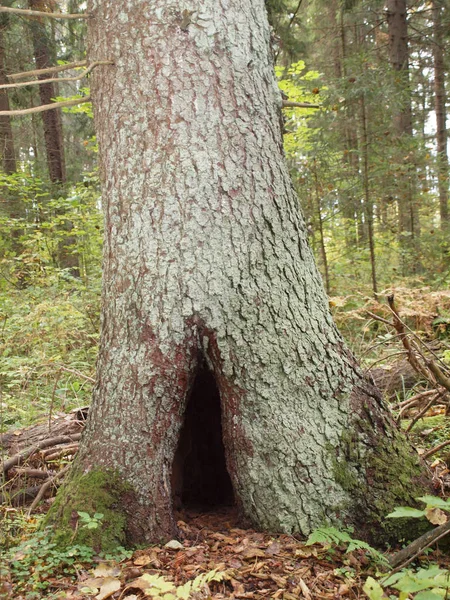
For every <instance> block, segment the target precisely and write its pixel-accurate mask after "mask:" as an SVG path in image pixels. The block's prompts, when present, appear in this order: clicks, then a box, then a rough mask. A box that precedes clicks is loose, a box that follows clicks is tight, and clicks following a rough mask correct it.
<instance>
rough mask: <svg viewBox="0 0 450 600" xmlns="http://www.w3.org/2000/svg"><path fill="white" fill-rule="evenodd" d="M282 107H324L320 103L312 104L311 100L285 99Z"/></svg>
mask: <svg viewBox="0 0 450 600" xmlns="http://www.w3.org/2000/svg"><path fill="white" fill-rule="evenodd" d="M281 107H282V108H322V106H321V105H320V104H311V103H310V102H291V101H290V100H283V103H282V105H281Z"/></svg>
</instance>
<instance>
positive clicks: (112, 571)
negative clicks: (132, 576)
mask: <svg viewBox="0 0 450 600" xmlns="http://www.w3.org/2000/svg"><path fill="white" fill-rule="evenodd" d="M92 573H93V575H94V577H118V576H119V575H120V568H119V567H118V566H114V565H109V564H107V563H100V564H99V565H98V567H96V568H95V569H94V570H93V571H92Z"/></svg>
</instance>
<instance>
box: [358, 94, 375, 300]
mask: <svg viewBox="0 0 450 600" xmlns="http://www.w3.org/2000/svg"><path fill="white" fill-rule="evenodd" d="M361 133H362V139H361V150H362V158H363V160H362V166H363V172H362V176H363V189H364V214H365V217H366V221H367V231H368V235H369V251H370V271H371V275H372V291H373V295H374V297H375V300H376V299H377V293H378V286H377V269H376V259H375V239H374V233H373V202H372V198H371V196H370V178H369V135H368V131H367V111H366V101H365V98H364V95H363V96H362V98H361Z"/></svg>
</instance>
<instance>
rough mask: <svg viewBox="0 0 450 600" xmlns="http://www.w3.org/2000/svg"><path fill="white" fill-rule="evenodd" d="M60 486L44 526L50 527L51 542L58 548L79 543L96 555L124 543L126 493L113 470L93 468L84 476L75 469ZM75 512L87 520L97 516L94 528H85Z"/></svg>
mask: <svg viewBox="0 0 450 600" xmlns="http://www.w3.org/2000/svg"><path fill="white" fill-rule="evenodd" d="M74 469H75V471H74V472H73V473H72V474H71V475H70V477H69V478H68V480H67V481H66V482H65V483H64V484H63V485H62V486H61V488H60V490H59V492H58V494H57V496H56V499H55V502H54V503H53V505H52V507H51V509H50V511H49V513H48V515H47V517H46V519H45V521H44V523H43V526H44V527H48V526H51V527H53V528H54V532H53V541H54V542H55V543H56V544H57V545H58V546H67V545H68V544H71V545H73V544H83V545H86V546H90V547H92V548H93V549H94V550H95V551H96V552H100V551H103V552H111V551H114V549H116V548H117V546H123V545H125V543H126V536H125V529H126V521H127V518H126V514H125V506H126V502H124V498H125V495H126V494H127V493H129V492H130V485H129V484H128V483H126V482H125V481H124V479H123V477H121V476H120V475H119V474H118V472H117V471H114V470H110V469H108V470H101V469H93V470H92V471H89V472H88V473H80V472H79V471H77V470H76V467H74ZM78 512H85V513H88V514H89V515H90V516H91V517H92V516H93V515H94V514H95V513H101V514H102V515H103V517H102V518H101V519H99V522H98V527H96V528H93V529H89V528H88V527H86V525H85V524H83V522H82V520H81V519H80V517H79V515H78Z"/></svg>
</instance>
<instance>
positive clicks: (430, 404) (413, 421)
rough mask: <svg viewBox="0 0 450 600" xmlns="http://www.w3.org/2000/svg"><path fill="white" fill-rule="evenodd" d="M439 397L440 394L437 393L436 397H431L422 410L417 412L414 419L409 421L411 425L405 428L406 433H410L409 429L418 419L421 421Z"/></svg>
mask: <svg viewBox="0 0 450 600" xmlns="http://www.w3.org/2000/svg"><path fill="white" fill-rule="evenodd" d="M441 396H442V392H439V391H438V392H437V393H436V396H433V397H432V398H431V400H430V401H429V402H428V403H427V404H425V406H424V407H423V408H422V410H421V411H419V412H418V413H417V415H416V416H415V417H414V419H412V420H411V423H410V424H409V425H408V427H407V428H406V433H408V432H409V431H411V429H412V428H413V427H414V425H415V424H416V423H417V421H418V420H419V419H421V418H422V417H423V416H424V415H425V414H426V413H427V412H428V411H429V410H430V408H431V407H432V406H433V404H435V402H436V400H437V399H438V398H440V397H441Z"/></svg>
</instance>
